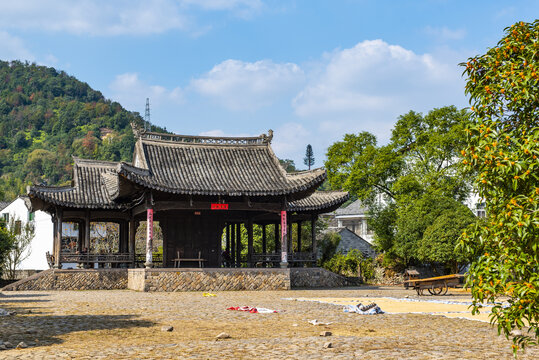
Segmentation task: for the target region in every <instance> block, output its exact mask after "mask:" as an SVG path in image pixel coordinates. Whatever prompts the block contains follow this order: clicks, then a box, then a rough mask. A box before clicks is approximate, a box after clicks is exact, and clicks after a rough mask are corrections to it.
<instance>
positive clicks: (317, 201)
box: [287, 191, 349, 212]
mask: <svg viewBox="0 0 539 360" xmlns="http://www.w3.org/2000/svg"><path fill="white" fill-rule="evenodd" d="M348 197H349V195H348V193H347V192H345V191H316V192H314V193H313V194H311V195H310V196H308V197H306V198H304V199H301V200H297V201H292V202H290V203H288V209H287V210H289V211H295V212H307V211H317V212H331V211H333V210H335V209H336V208H338V207H339V206H341V205H342V204H343V203H344V202H345V201H346V200H348Z"/></svg>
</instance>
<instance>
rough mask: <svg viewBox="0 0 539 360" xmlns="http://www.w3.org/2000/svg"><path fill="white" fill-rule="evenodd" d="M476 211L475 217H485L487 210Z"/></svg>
mask: <svg viewBox="0 0 539 360" xmlns="http://www.w3.org/2000/svg"><path fill="white" fill-rule="evenodd" d="M476 213H477V217H480V218H485V217H487V212H486V211H485V210H477V211H476Z"/></svg>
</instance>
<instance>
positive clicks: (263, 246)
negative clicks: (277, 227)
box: [262, 224, 267, 254]
mask: <svg viewBox="0 0 539 360" xmlns="http://www.w3.org/2000/svg"><path fill="white" fill-rule="evenodd" d="M266 252H267V241H266V224H263V225H262V253H263V254H265V253H266Z"/></svg>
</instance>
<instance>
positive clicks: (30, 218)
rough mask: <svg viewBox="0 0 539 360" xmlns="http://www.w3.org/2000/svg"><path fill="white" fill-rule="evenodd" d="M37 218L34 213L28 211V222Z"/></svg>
mask: <svg viewBox="0 0 539 360" xmlns="http://www.w3.org/2000/svg"><path fill="white" fill-rule="evenodd" d="M35 218H36V213H35V212H33V211H28V221H34V219H35Z"/></svg>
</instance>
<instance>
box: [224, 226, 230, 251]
mask: <svg viewBox="0 0 539 360" xmlns="http://www.w3.org/2000/svg"><path fill="white" fill-rule="evenodd" d="M225 250H226V252H227V254H229V256H230V224H229V223H227V224H226V248H225Z"/></svg>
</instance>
